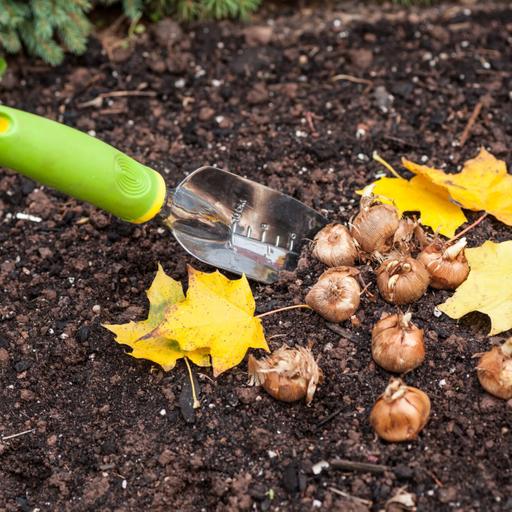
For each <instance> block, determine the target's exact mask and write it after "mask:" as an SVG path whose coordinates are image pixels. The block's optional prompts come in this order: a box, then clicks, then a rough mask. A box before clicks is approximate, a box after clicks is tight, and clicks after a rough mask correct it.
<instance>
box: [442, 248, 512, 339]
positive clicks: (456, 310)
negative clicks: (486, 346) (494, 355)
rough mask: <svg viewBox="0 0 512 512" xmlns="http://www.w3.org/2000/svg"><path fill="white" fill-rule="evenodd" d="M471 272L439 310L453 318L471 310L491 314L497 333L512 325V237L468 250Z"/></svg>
mask: <svg viewBox="0 0 512 512" xmlns="http://www.w3.org/2000/svg"><path fill="white" fill-rule="evenodd" d="M466 258H467V259H468V263H469V267H470V269H471V270H470V272H469V276H468V278H467V279H466V281H464V282H463V283H462V284H461V285H460V286H459V287H458V288H457V290H456V292H455V294H454V295H453V296H452V297H450V298H449V299H448V300H447V301H446V302H444V303H443V304H441V305H440V306H438V309H439V310H440V311H442V312H443V313H445V314H447V315H448V316H449V317H451V318H455V319H458V318H461V317H463V316H464V315H465V314H467V313H470V312H471V311H479V312H480V313H484V314H486V315H488V316H489V318H490V320H491V330H490V332H489V336H493V335H495V334H498V333H500V332H503V331H507V330H508V329H511V328H512V240H509V241H507V242H502V243H494V242H491V241H487V242H485V243H484V244H483V245H482V246H480V247H475V248H472V249H466Z"/></svg>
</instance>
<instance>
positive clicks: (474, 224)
mask: <svg viewBox="0 0 512 512" xmlns="http://www.w3.org/2000/svg"><path fill="white" fill-rule="evenodd" d="M487 215H489V214H488V213H487V212H484V213H483V215H480V217H478V219H476V220H475V222H473V224H470V225H469V226H468V227H467V228H464V229H463V230H462V231H461V232H460V233H457V234H456V235H455V236H454V237H452V238H450V240H448V242H447V243H451V242H453V241H454V240H457V238H460V237H461V236H462V235H464V234H466V233H467V232H468V231H469V230H470V229H473V228H474V227H475V226H478V224H480V222H482V221H483V220H484V219H485V218H486V217H487Z"/></svg>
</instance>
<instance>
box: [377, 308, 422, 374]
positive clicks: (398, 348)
mask: <svg viewBox="0 0 512 512" xmlns="http://www.w3.org/2000/svg"><path fill="white" fill-rule="evenodd" d="M372 356H373V359H374V360H375V362H376V363H377V364H378V365H379V366H382V368H384V369H385V370H387V371H388V372H394V373H405V372H409V371H411V370H413V369H414V368H417V367H418V366H419V365H420V364H421V363H422V362H423V360H424V359H425V343H424V342H423V329H420V328H418V327H416V326H415V325H414V324H413V323H412V322H411V314H410V313H406V314H405V315H403V314H402V313H398V314H394V315H391V314H387V313H383V314H382V316H381V319H380V320H379V321H378V322H377V323H376V324H375V326H374V327H373V330H372Z"/></svg>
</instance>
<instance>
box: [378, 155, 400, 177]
mask: <svg viewBox="0 0 512 512" xmlns="http://www.w3.org/2000/svg"><path fill="white" fill-rule="evenodd" d="M372 158H373V159H374V160H375V161H376V162H379V164H381V165H383V166H384V167H385V168H386V169H387V170H388V171H389V172H390V173H391V174H392V175H393V176H395V178H400V179H401V180H403V179H404V178H402V176H400V174H398V172H396V171H395V169H394V168H393V167H392V166H391V165H390V164H388V163H387V162H386V160H384V159H383V158H382V157H381V156H380V155H379V154H378V153H377V151H374V152H373V154H372Z"/></svg>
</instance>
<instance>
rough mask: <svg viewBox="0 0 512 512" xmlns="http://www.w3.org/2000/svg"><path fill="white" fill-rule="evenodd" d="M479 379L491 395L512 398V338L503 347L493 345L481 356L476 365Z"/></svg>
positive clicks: (506, 398)
mask: <svg viewBox="0 0 512 512" xmlns="http://www.w3.org/2000/svg"><path fill="white" fill-rule="evenodd" d="M476 371H477V375H478V380H479V381H480V384H481V385H482V387H483V388H484V389H485V390H486V391H487V392H488V393H490V394H491V395H494V396H497V397H498V398H503V399H505V400H510V399H511V398H512V338H509V339H508V340H507V341H506V342H505V343H503V345H501V347H493V348H492V349H491V350H489V352H485V353H484V354H482V356H481V357H480V361H479V362H478V366H477V367H476Z"/></svg>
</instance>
